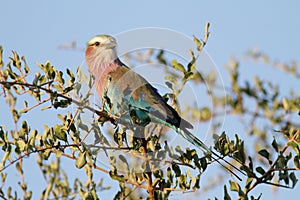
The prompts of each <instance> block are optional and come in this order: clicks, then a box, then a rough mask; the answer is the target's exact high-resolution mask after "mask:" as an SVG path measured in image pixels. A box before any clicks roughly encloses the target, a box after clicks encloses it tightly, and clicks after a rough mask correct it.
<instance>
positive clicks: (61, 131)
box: [54, 124, 67, 142]
mask: <svg viewBox="0 0 300 200" xmlns="http://www.w3.org/2000/svg"><path fill="white" fill-rule="evenodd" d="M54 134H55V137H57V138H58V139H60V140H62V141H65V142H67V133H66V131H65V128H64V126H63V125H58V124H56V125H55V126H54Z"/></svg>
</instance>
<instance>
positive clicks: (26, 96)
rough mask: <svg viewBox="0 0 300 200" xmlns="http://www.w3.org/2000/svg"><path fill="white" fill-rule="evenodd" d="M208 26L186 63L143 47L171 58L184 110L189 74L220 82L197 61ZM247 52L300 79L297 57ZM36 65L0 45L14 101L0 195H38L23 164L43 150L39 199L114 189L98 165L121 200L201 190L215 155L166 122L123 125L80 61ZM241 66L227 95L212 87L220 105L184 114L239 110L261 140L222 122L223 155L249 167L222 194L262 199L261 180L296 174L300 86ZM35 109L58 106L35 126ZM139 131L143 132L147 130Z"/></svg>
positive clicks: (4, 137) (172, 79) (192, 79)
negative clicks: (286, 91)
mask: <svg viewBox="0 0 300 200" xmlns="http://www.w3.org/2000/svg"><path fill="white" fill-rule="evenodd" d="M208 26H209V24H208V25H207V27H206V34H205V37H204V39H203V41H202V40H200V39H198V38H196V37H194V42H195V44H196V45H197V52H193V51H190V55H191V60H190V62H188V63H187V64H182V63H180V62H178V61H177V60H171V61H169V60H167V59H166V58H165V52H164V51H156V50H151V51H149V52H147V53H146V54H145V58H146V57H147V62H152V63H153V62H154V63H160V64H165V66H166V77H165V79H166V86H167V87H169V88H170V90H171V92H170V93H167V94H166V95H165V96H164V97H165V98H167V99H169V100H170V101H171V105H172V106H174V107H175V108H176V109H178V110H179V106H178V102H177V97H178V95H179V94H180V93H181V92H182V91H183V90H184V87H185V85H186V84H187V83H193V84H196V85H203V84H208V85H209V88H218V87H220V86H219V85H217V83H216V81H215V79H214V77H215V75H214V74H204V73H201V72H199V71H197V70H196V60H197V58H198V57H199V55H200V53H201V51H202V49H203V47H204V46H205V44H206V42H207V39H208V36H209V32H208ZM142 57H143V56H142ZM248 58H251V59H253V60H255V61H258V62H260V61H263V62H265V64H267V65H270V66H274V67H276V68H280V69H281V70H283V72H285V73H287V74H289V76H294V77H295V78H296V79H299V78H300V76H299V72H298V71H297V67H296V66H297V65H296V64H295V63H292V65H291V66H288V65H287V64H282V65H281V64H280V63H276V64H274V63H273V62H272V61H270V58H268V57H267V56H266V55H265V54H263V53H261V52H260V53H257V52H249V53H248ZM129 59H135V58H133V57H129ZM136 61H137V60H136ZM144 61H145V60H139V61H137V62H144ZM37 65H38V67H39V69H40V70H39V72H36V73H35V76H34V77H32V71H31V68H30V67H29V66H28V65H27V63H26V60H25V58H24V57H21V58H20V57H19V55H18V54H17V53H16V52H14V51H13V52H12V56H11V57H10V58H9V62H8V63H7V64H6V65H5V64H4V61H3V58H2V47H1V49H0V84H1V89H2V92H1V97H2V98H3V99H5V102H6V104H7V106H8V107H9V109H10V113H11V115H12V120H13V124H14V128H7V127H6V125H5V124H1V125H0V146H1V163H0V171H1V182H2V184H0V197H1V198H3V199H17V198H20V196H22V197H23V198H24V199H32V197H33V195H34V194H33V193H36V192H37V191H32V190H31V189H30V187H29V185H28V184H27V180H26V178H27V177H26V175H25V174H26V173H27V172H26V170H24V165H23V163H24V161H25V159H26V158H28V157H32V156H33V154H34V155H36V156H37V158H36V164H37V166H38V168H39V169H40V171H41V173H42V177H41V178H44V180H45V182H46V183H47V184H46V187H45V188H44V190H43V191H41V192H40V193H39V194H35V195H40V198H41V199H48V198H54V199H59V198H62V199H75V198H76V199H77V198H79V197H80V198H82V199H98V198H101V193H100V191H103V190H108V189H110V186H107V185H106V184H105V183H103V179H100V180H95V178H94V175H95V173H103V174H107V175H109V176H110V178H111V179H112V180H115V181H117V182H118V183H119V191H117V192H116V194H115V199H125V198H128V199H136V198H139V197H142V198H145V196H148V198H150V199H167V198H168V197H169V196H170V194H171V193H174V192H177V191H195V190H198V189H200V190H201V188H200V185H201V177H202V176H205V175H206V173H205V172H206V170H207V169H208V168H209V167H210V166H211V164H212V163H214V162H215V161H214V160H211V159H210V155H202V154H201V153H199V151H198V150H195V149H190V148H185V149H182V148H180V147H179V146H176V147H173V146H171V145H169V143H168V140H167V139H168V137H166V134H164V133H166V132H167V131H168V130H167V129H166V128H165V127H160V126H158V125H151V126H149V127H146V128H145V129H142V130H137V129H134V130H132V129H131V127H125V126H122V125H120V124H118V117H117V116H112V115H110V114H109V113H106V112H104V111H102V110H101V108H99V109H95V106H94V105H93V103H92V102H91V97H92V96H93V93H92V86H93V77H87V76H86V75H85V74H84V73H82V71H81V69H80V67H78V68H77V70H76V72H73V71H71V70H70V69H67V70H66V73H64V72H63V71H60V70H58V69H57V68H56V67H54V66H52V65H51V64H50V62H46V63H45V64H40V63H38V64H37ZM240 65H241V63H240V62H239V61H237V60H232V61H231V63H230V64H229V65H228V66H226V67H227V70H228V74H229V77H230V81H231V83H230V84H229V86H228V87H226V91H227V95H226V96H225V97H219V96H217V95H215V94H213V93H211V91H208V93H209V94H210V95H212V96H213V104H214V107H216V108H218V109H217V110H211V109H210V108H208V107H206V106H204V107H202V108H197V107H188V108H187V109H186V110H183V111H182V113H190V117H191V120H193V121H199V120H200V121H202V122H206V121H207V120H210V119H212V118H216V117H218V113H219V110H223V109H226V111H227V113H228V114H229V115H232V116H235V117H237V118H239V119H241V121H242V122H243V124H244V125H245V133H248V135H247V137H249V138H253V139H254V141H255V144H256V146H255V148H254V152H253V148H250V147H249V144H246V143H245V141H243V140H242V139H241V137H240V136H239V135H238V134H236V135H235V138H234V139H229V137H228V135H227V134H226V130H224V132H223V133H221V134H220V135H215V137H214V139H215V146H214V147H213V148H214V149H215V150H216V151H218V152H219V153H220V155H221V156H222V157H224V159H226V158H230V159H229V161H230V162H231V163H232V164H234V165H236V166H239V169H240V170H241V171H242V172H243V173H245V174H246V175H243V174H239V176H242V181H237V180H235V179H233V178H232V179H230V180H228V182H227V183H226V185H225V186H224V199H231V198H232V196H238V198H239V199H250V198H251V199H260V197H261V196H262V195H263V194H261V195H259V196H257V197H255V196H253V195H252V194H251V191H253V190H254V189H255V188H257V187H258V186H259V185H261V184H268V185H271V186H275V187H284V188H291V189H292V188H294V186H295V185H296V183H297V181H298V179H297V174H296V173H295V171H297V170H299V167H300V164H299V163H300V161H299V158H300V151H299V150H300V149H299V140H300V136H299V134H300V129H299V112H300V94H294V93H293V92H291V94H290V95H289V96H285V97H282V96H281V95H280V94H281V93H280V90H279V87H277V86H276V85H274V83H272V81H267V80H263V79H261V78H260V77H258V76H257V77H254V79H253V81H248V80H246V81H245V82H242V81H241V80H240V76H241V75H240V71H239V70H240ZM83 88H85V89H83ZM249 100H250V101H251V103H250V104H249ZM224 102H225V104H224ZM74 107H75V111H74ZM39 108H40V109H41V110H42V112H45V113H49V112H54V113H55V110H57V112H58V113H59V114H57V123H56V122H55V123H54V124H51V123H50V124H44V125H43V127H42V128H34V127H32V125H31V124H30V123H29V121H30V120H26V119H28V117H30V113H31V112H33V111H34V110H35V109H39ZM86 113H91V114H92V115H91V116H98V117H99V118H95V117H91V118H90V120H89V121H86V120H84V119H85V117H84V115H85V114H86ZM297 113H298V115H297ZM261 122H263V124H262V123H261ZM1 123H2V122H1ZM111 124H113V126H111ZM216 126H218V125H216ZM138 134H143V137H139V135H138ZM90 135H92V142H91V143H87V142H86V138H88V137H90ZM144 136H145V137H144ZM250 149H252V151H250ZM101 155H102V157H101ZM136 155H138V156H137V157H136ZM103 156H104V157H105V158H107V160H108V161H107V162H108V163H106V164H107V165H109V169H106V168H104V167H102V166H101V162H99V159H102V158H103ZM64 160H73V161H74V162H73V164H74V165H73V166H74V167H76V168H78V170H79V171H83V172H84V173H85V176H86V181H85V182H82V180H81V178H80V177H77V176H76V174H75V175H72V176H73V177H71V176H70V174H68V171H67V170H66V169H64V168H63V167H62V164H61V163H62V162H64ZM30 162H34V161H33V160H30ZM13 166H15V168H16V172H17V173H18V176H19V177H20V181H19V183H18V187H19V188H17V187H13V186H11V185H7V177H8V172H7V170H8V168H12V167H13ZM228 167H229V166H228ZM233 170H234V169H233ZM228 173H229V172H228ZM236 173H239V172H236ZM71 179H72V181H73V183H71ZM228 184H229V185H228ZM212 187H213V186H212ZM18 191H22V193H20V192H18ZM145 191H147V193H146V192H145ZM230 191H231V192H230Z"/></svg>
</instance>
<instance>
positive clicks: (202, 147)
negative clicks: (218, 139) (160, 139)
mask: <svg viewBox="0 0 300 200" xmlns="http://www.w3.org/2000/svg"><path fill="white" fill-rule="evenodd" d="M154 118H155V119H153V118H152V121H156V122H158V123H160V124H164V125H165V126H167V127H169V128H171V129H173V130H174V131H176V133H178V134H180V135H181V136H182V137H183V138H185V139H186V140H187V141H189V142H190V143H191V144H193V145H195V146H196V147H198V148H199V149H200V150H202V151H203V152H204V153H205V154H210V155H211V158H212V159H213V160H214V161H216V162H217V163H219V164H220V165H221V166H222V167H223V168H225V169H226V170H228V171H229V172H230V173H231V174H232V175H234V176H235V177H236V178H237V179H239V180H240V181H241V180H242V179H241V178H240V177H239V176H238V175H237V174H236V173H235V172H233V171H232V170H231V169H230V168H228V167H227V166H225V165H224V164H223V163H221V160H222V161H223V162H224V163H226V164H228V165H229V166H230V167H232V168H234V169H235V170H237V171H239V172H240V173H242V174H245V173H244V172H242V171H241V170H240V169H238V168H237V167H236V166H234V165H233V164H231V163H230V162H228V161H227V160H225V159H224V158H222V157H221V156H220V155H218V154H217V153H216V152H214V151H213V150H212V149H210V148H209V147H208V146H206V145H205V144H204V143H203V142H202V141H201V140H200V139H198V138H197V137H196V136H194V135H193V134H192V133H191V132H189V131H188V130H187V129H184V128H182V129H181V128H178V127H176V126H174V125H172V124H169V123H167V122H165V121H164V120H161V119H159V118H156V117H154Z"/></svg>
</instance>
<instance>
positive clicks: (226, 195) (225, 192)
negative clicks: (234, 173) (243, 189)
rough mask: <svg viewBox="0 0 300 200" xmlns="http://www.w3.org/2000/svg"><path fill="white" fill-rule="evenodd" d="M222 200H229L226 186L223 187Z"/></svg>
mask: <svg viewBox="0 0 300 200" xmlns="http://www.w3.org/2000/svg"><path fill="white" fill-rule="evenodd" d="M224 200H231V198H230V196H229V194H228V191H227V187H226V185H224Z"/></svg>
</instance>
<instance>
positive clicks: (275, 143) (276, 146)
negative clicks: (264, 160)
mask: <svg viewBox="0 0 300 200" xmlns="http://www.w3.org/2000/svg"><path fill="white" fill-rule="evenodd" d="M272 147H273V148H274V149H275V151H276V152H278V144H277V142H276V139H275V137H273V142H272Z"/></svg>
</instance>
